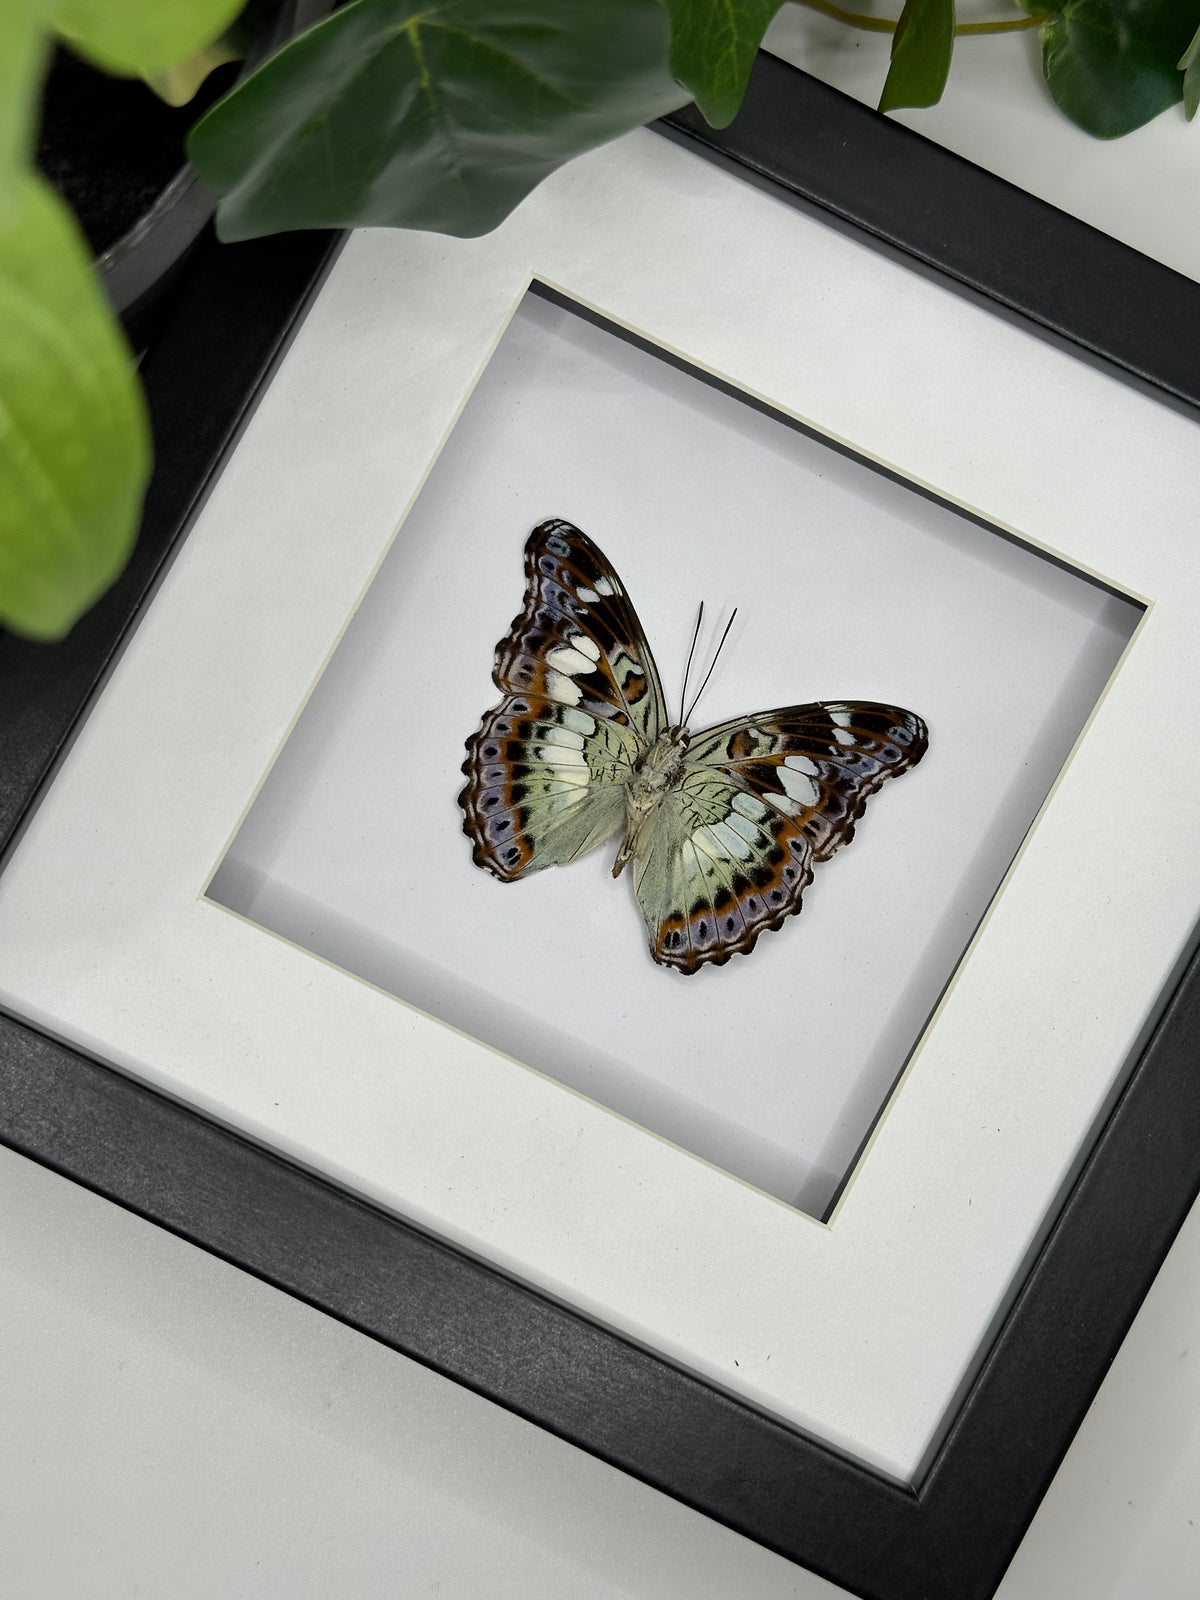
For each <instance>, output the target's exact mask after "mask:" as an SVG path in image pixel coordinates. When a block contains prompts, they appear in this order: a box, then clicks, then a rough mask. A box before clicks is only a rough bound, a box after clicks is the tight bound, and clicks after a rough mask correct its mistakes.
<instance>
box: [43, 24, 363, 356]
mask: <svg viewBox="0 0 1200 1600" xmlns="http://www.w3.org/2000/svg"><path fill="white" fill-rule="evenodd" d="M252 9H253V11H257V12H260V13H261V20H258V19H257V18H255V19H254V20H255V21H256V23H257V25H256V26H255V28H254V34H253V38H254V43H253V44H252V46H251V48H250V51H249V53H248V55H247V58H246V60H245V61H243V62H237V63H230V64H229V65H228V66H224V67H218V68H217V70H216V71H215V72H213V73H211V74H210V75H209V77H208V78H207V79H206V80H205V82H204V84H203V85H202V87H201V89H200V92H199V93H198V94H197V96H196V98H195V99H194V100H192V101H190V102H189V103H188V104H187V105H185V106H180V107H173V106H168V105H165V104H164V103H163V102H162V101H161V100H160V99H159V98H158V96H157V95H156V94H155V93H154V92H153V90H151V89H149V88H148V87H147V86H146V84H144V83H142V82H141V81H140V80H137V79H129V78H112V77H109V76H108V75H107V74H106V73H103V72H100V71H98V70H96V69H95V68H92V67H90V66H88V65H86V64H85V63H84V62H82V61H80V60H78V59H77V58H76V57H75V56H73V55H71V54H70V53H69V52H67V51H65V50H60V51H58V52H57V54H56V56H55V58H54V61H53V64H52V66H51V70H50V73H49V76H48V78H47V81H46V91H45V96H44V99H43V110H42V126H41V133H40V138H39V142H38V153H37V163H38V166H39V167H40V168H41V170H42V172H43V173H44V174H45V175H46V177H48V178H49V179H50V181H51V182H52V183H53V184H54V186H55V188H56V189H57V190H58V191H59V193H60V194H61V195H62V196H63V198H64V199H65V200H66V201H67V203H68V204H69V205H70V206H71V209H72V210H73V211H74V212H75V215H76V217H77V219H78V221H79V223H80V224H81V226H82V228H83V231H84V233H85V234H86V235H87V238H88V241H89V243H90V244H91V246H92V249H93V250H94V251H95V253H96V269H97V271H98V273H99V274H100V279H101V282H102V283H103V285H104V289H105V292H106V293H107V295H108V298H109V300H110V301H111V303H112V305H113V308H114V310H115V311H116V312H117V314H118V315H119V316H120V318H121V321H122V322H123V323H124V325H125V329H126V332H127V333H128V335H129V337H130V340H131V342H132V343H133V345H134V347H135V349H143V348H144V347H145V345H146V343H147V341H148V339H149V338H150V336H151V334H152V333H153V331H154V328H155V326H156V324H157V322H158V320H159V318H160V316H161V314H162V312H163V311H164V310H165V307H166V303H167V299H168V297H169V295H170V291H171V289H172V287H173V286H174V285H175V284H176V283H177V281H178V279H179V277H180V275H181V273H182V271H183V268H184V266H185V264H186V262H187V260H188V258H189V256H190V255H191V253H192V251H193V250H194V249H195V247H196V245H197V244H198V242H199V240H200V237H201V235H202V234H203V232H204V229H205V226H206V224H207V223H208V222H209V221H210V220H211V218H212V216H213V213H214V212H215V210H216V202H215V201H214V199H213V197H212V195H211V194H210V193H209V191H208V190H207V189H206V188H205V187H204V185H203V184H202V183H201V182H200V180H199V178H197V177H196V175H195V173H194V172H193V171H192V169H191V167H190V166H188V164H187V162H186V159H185V156H184V139H185V137H186V135H187V131H188V129H189V128H190V127H191V126H192V124H193V123H194V122H195V121H196V120H197V119H198V118H199V117H200V116H201V115H202V114H203V113H204V112H205V111H206V110H207V109H208V107H209V106H210V105H212V104H213V103H214V102H215V101H217V100H218V99H219V98H220V97H221V95H223V94H225V93H226V92H227V91H228V90H229V89H230V88H232V87H233V85H234V83H236V82H237V81H238V79H239V78H241V77H243V76H245V74H246V73H248V72H251V71H253V69H254V67H255V66H257V65H258V64H259V63H260V62H261V61H263V60H265V58H266V57H267V56H268V55H270V54H271V53H272V52H273V51H275V50H276V49H278V48H279V46H280V45H281V44H283V43H284V42H285V41H286V40H287V39H289V38H290V37H291V35H292V34H294V33H298V32H300V31H301V30H302V29H304V28H307V27H309V26H310V25H311V24H312V23H313V22H316V21H318V20H319V19H320V18H321V17H322V16H324V15H325V14H326V13H327V12H328V11H329V10H330V9H331V0H251V7H248V8H247V13H244V14H243V17H244V18H245V17H246V16H248V15H250V14H251V10H252Z"/></svg>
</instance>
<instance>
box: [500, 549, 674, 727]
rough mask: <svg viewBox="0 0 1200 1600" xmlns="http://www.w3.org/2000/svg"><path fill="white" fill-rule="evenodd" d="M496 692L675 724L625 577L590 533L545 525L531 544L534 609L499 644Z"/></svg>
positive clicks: (528, 592)
mask: <svg viewBox="0 0 1200 1600" xmlns="http://www.w3.org/2000/svg"><path fill="white" fill-rule="evenodd" d="M493 677H494V678H495V681H496V687H497V688H498V689H503V690H505V691H506V692H507V693H510V694H528V695H532V696H536V697H539V698H542V699H546V700H555V701H558V702H560V703H561V704H563V705H570V706H578V707H579V708H580V709H581V710H583V711H586V712H587V713H588V714H589V715H591V716H593V717H597V718H602V719H604V720H605V721H612V722H616V723H617V724H618V725H619V726H622V727H625V726H628V727H630V728H632V729H633V731H634V732H635V734H636V735H637V736H638V738H639V739H640V741H641V742H642V744H644V745H645V744H652V743H653V742H654V740H655V739H656V738H657V737H658V735H659V733H660V732H661V731H662V730H663V729H664V728H665V727H666V725H667V714H666V708H665V705H664V703H663V695H662V687H661V685H660V684H659V681H658V668H657V667H656V666H655V665H654V657H653V656H652V655H651V654H650V647H649V646H648V645H647V643H646V636H645V634H644V633H643V632H642V625H641V623H640V622H639V621H638V619H637V613H636V612H635V611H634V609H633V607H632V605H630V603H629V599H628V597H627V596H626V594H625V589H624V586H623V584H622V583H621V580H620V579H619V578H618V577H617V575H616V573H615V572H614V571H613V569H612V567H611V565H610V564H609V562H608V560H607V558H606V557H605V556H603V555H602V554H601V553H600V551H599V550H598V549H597V548H596V546H595V545H594V544H593V543H592V541H591V540H590V539H589V538H588V536H587V535H586V534H585V533H582V532H580V530H579V529H578V528H576V527H574V526H573V525H572V524H571V523H569V522H562V521H552V522H543V523H542V524H541V525H540V526H539V527H536V528H535V529H534V530H533V532H532V533H531V534H530V536H529V540H528V542H527V543H526V545H525V605H524V608H523V609H522V611H521V614H520V616H518V617H517V618H516V619H515V620H514V622H513V625H512V627H511V628H510V629H509V632H508V634H507V635H506V636H505V638H503V639H502V640H501V641H500V643H499V645H498V646H497V647H496V667H495V671H494V673H493Z"/></svg>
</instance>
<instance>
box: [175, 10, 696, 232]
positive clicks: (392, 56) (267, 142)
mask: <svg viewBox="0 0 1200 1600" xmlns="http://www.w3.org/2000/svg"><path fill="white" fill-rule="evenodd" d="M668 48H669V30H668V25H667V16H666V12H665V11H664V10H663V9H662V7H661V6H660V5H659V4H658V0H587V3H578V0H577V3H565V4H564V0H352V3H351V4H349V5H347V6H344V7H343V8H342V9H341V10H339V11H336V12H334V14H333V15H332V16H331V17H329V18H328V19H327V20H326V21H324V22H321V23H319V24H318V25H317V26H316V27H315V28H311V29H310V30H309V31H308V32H307V33H304V34H301V35H300V37H299V38H297V39H294V40H292V42H291V43H290V44H288V45H286V46H285V47H284V49H282V50H281V51H279V52H278V53H277V54H276V55H275V56H273V57H272V58H271V60H269V61H267V62H266V63H265V64H264V65H263V66H262V67H260V68H259V69H258V71H257V72H255V73H253V74H252V75H251V76H250V77H249V78H247V79H246V80H245V81H244V82H243V83H242V84H240V85H239V86H238V87H237V88H236V89H234V90H233V91H232V92H231V93H230V94H228V95H227V96H226V97H225V99H224V100H220V101H218V102H217V104H216V105H215V106H214V107H213V108H212V110H211V111H210V112H209V113H208V115H207V116H205V117H203V118H201V120H200V121H199V122H198V123H197V124H196V126H195V127H194V128H193V129H192V132H191V135H190V136H189V139H188V154H189V155H190V156H191V159H192V162H193V164H194V165H195V167H196V170H197V171H198V172H199V174H200V176H201V177H202V178H203V179H204V181H205V183H207V184H208V186H209V188H210V189H212V190H214V192H215V193H216V194H217V195H218V196H220V198H221V206H220V210H219V212H218V216H217V228H218V232H219V233H220V235H221V237H222V238H224V239H251V238H255V237H257V236H258V235H260V234H264V233H279V232H283V231H285V230H287V229H289V228H324V227H352V226H361V225H364V224H382V225H385V226H389V225H390V226H393V227H403V228H425V229H429V230H431V231H433V232H437V233H451V234H457V235H459V236H463V237H471V236H474V235H476V234H481V233H486V232H487V231H488V230H489V229H490V228H494V227H496V225H497V224H498V223H500V222H502V221H503V219H504V218H505V217H506V216H507V215H508V213H509V212H510V211H511V210H512V208H513V207H514V206H515V205H517V203H518V202H519V201H521V200H522V199H524V197H525V196H526V195H527V194H528V193H529V192H530V190H531V189H533V188H534V187H535V186H536V185H537V184H538V183H540V182H541V180H542V179H543V178H544V177H545V176H546V175H547V173H549V172H552V171H553V170H554V169H555V168H556V167H558V166H560V165H561V164H562V163H563V162H564V161H567V160H569V159H570V158H571V157H572V156H575V155H579V154H580V153H581V152H582V151H584V150H590V149H593V148H594V147H595V146H596V145H599V144H603V143H605V142H606V141H607V140H609V139H613V138H615V137H616V136H617V135H618V134H622V133H625V132H627V131H628V130H629V129H630V128H634V127H637V126H638V125H639V124H640V123H643V122H647V121H649V120H650V119H651V118H652V117H657V116H661V115H662V114H663V113H664V112H666V111H670V110H672V109H673V108H675V107H677V106H679V105H682V104H684V103H685V102H686V99H687V95H686V93H684V92H683V91H681V89H680V87H679V85H678V84H677V83H676V82H675V81H674V79H673V78H672V77H671V73H670V69H669V65H668Z"/></svg>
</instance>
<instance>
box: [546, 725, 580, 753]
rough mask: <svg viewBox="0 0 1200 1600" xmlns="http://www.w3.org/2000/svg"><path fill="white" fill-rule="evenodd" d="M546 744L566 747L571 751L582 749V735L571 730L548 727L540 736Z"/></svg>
mask: <svg viewBox="0 0 1200 1600" xmlns="http://www.w3.org/2000/svg"><path fill="white" fill-rule="evenodd" d="M542 738H543V740H544V741H545V742H546V744H558V745H567V746H569V747H570V749H572V750H582V749H583V735H582V734H581V733H576V732H575V730H574V729H573V728H562V727H549V728H547V729H546V731H545V732H544V733H543V734H542Z"/></svg>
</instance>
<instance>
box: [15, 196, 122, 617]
mask: <svg viewBox="0 0 1200 1600" xmlns="http://www.w3.org/2000/svg"><path fill="white" fill-rule="evenodd" d="M148 463H149V441H148V432H147V427H146V418H145V412H144V408H143V404H142V398H141V391H140V389H139V387H138V383H137V378H136V375H135V373H134V370H133V361H132V359H131V357H130V354H129V351H128V348H127V347H126V345H125V341H124V337H123V336H122V334H121V330H120V328H119V327H118V326H117V323H116V321H115V320H114V318H113V316H112V313H111V312H110V310H109V308H108V304H107V302H106V301H105V299H104V296H103V294H102V292H101V290H100V287H99V285H98V284H97V282H96V280H95V278H94V276H93V274H92V267H91V260H90V258H89V254H88V250H87V246H86V244H85V243H84V241H83V238H82V236H81V235H80V234H79V232H78V230H77V228H76V226H75V223H74V221H73V220H72V218H71V216H70V213H69V212H68V211H67V210H66V208H65V207H64V206H63V204H62V202H61V201H60V200H59V199H58V197H57V196H56V195H55V194H54V192H53V191H52V190H51V189H50V188H49V186H48V185H46V184H44V183H43V182H42V181H41V179H39V178H34V177H26V179H25V180H24V183H23V184H22V187H21V194H20V198H19V201H18V202H17V204H16V206H15V207H14V208H13V210H12V212H11V214H10V216H9V218H8V222H7V225H6V226H4V227H3V228H0V622H2V623H4V624H5V625H7V626H8V627H10V628H13V629H15V630H17V631H18V632H20V633H26V634H30V635H32V636H33V637H35V638H40V639H54V638H58V637H59V636H60V635H62V634H63V633H65V632H66V631H67V629H68V628H69V627H70V626H71V624H72V622H74V620H75V618H76V617H77V616H78V615H79V613H80V612H81V611H83V610H84V609H86V607H87V606H89V605H90V604H91V602H92V601H93V600H94V599H95V598H96V596H97V595H98V594H99V593H100V592H101V591H102V590H103V589H105V588H106V587H107V586H108V584H109V583H111V582H112V580H113V578H115V577H116V575H117V573H118V572H119V571H120V570H121V568H122V566H123V565H124V563H125V559H126V557H127V555H128V553H129V550H130V547H131V545H132V543H133V538H134V534H135V533H136V530H137V521H138V511H139V507H140V504H141V497H142V491H143V488H144V486H145V480H146V475H147V470H148Z"/></svg>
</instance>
